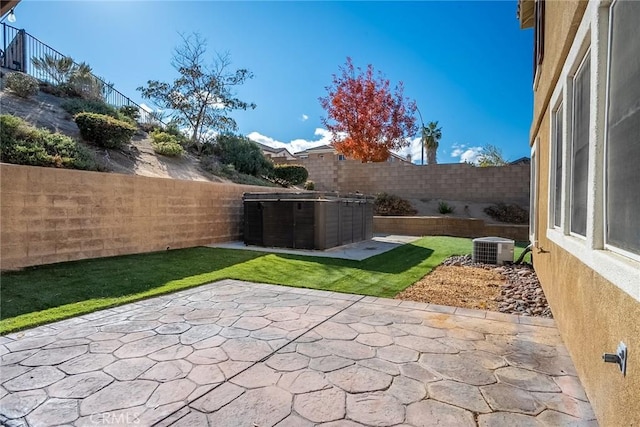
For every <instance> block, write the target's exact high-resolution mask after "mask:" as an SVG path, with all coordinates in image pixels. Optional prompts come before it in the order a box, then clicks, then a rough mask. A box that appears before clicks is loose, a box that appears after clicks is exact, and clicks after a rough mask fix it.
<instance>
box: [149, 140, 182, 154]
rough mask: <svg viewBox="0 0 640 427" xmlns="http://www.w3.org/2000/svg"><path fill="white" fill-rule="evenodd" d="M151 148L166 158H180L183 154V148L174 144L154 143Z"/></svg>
mask: <svg viewBox="0 0 640 427" xmlns="http://www.w3.org/2000/svg"><path fill="white" fill-rule="evenodd" d="M151 146H152V147H153V151H155V152H156V153H158V154H162V155H163V156H167V157H180V156H182V154H184V148H182V146H181V145H180V144H178V143H176V142H158V143H156V142H154V143H152V144H151Z"/></svg>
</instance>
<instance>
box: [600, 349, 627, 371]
mask: <svg viewBox="0 0 640 427" xmlns="http://www.w3.org/2000/svg"><path fill="white" fill-rule="evenodd" d="M602 360H604V362H605V363H617V364H618V366H619V367H620V371H621V372H622V376H623V377H624V376H626V375H627V346H626V345H625V344H624V343H623V342H622V341H620V344H618V349H617V350H616V353H615V354H614V353H605V354H603V355H602Z"/></svg>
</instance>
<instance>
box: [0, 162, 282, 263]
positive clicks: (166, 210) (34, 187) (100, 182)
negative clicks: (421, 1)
mask: <svg viewBox="0 0 640 427" xmlns="http://www.w3.org/2000/svg"><path fill="white" fill-rule="evenodd" d="M273 190H275V191H283V189H282V188H276V189H273ZM273 190H272V189H269V188H268V187H254V186H245V185H235V184H219V183H209V182H196V181H180V180H173V179H163V178H147V177H141V176H133V175H119V174H107V173H97V172H85V171H74V170H64V169H53V168H40V167H32V166H18V165H9V164H0V268H1V269H15V268H20V267H25V266H31V265H40V264H49V263H54V262H61V261H70V260H78V259H83V258H97V257H105V256H112V255H123V254H132V253H140V252H150V251H158V250H165V249H167V248H171V249H174V248H186V247H193V246H199V245H205V244H209V243H213V242H222V241H230V240H237V239H239V238H240V237H241V235H242V222H243V216H242V212H243V210H242V209H243V208H242V193H244V192H250V191H261V192H264V191H273Z"/></svg>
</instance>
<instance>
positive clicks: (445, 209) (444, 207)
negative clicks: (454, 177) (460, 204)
mask: <svg viewBox="0 0 640 427" xmlns="http://www.w3.org/2000/svg"><path fill="white" fill-rule="evenodd" d="M455 210H456V208H455V206H451V205H449V204H448V203H447V202H442V201H441V202H440V203H438V212H440V213H441V214H443V215H446V214H450V213H453V212H454V211H455Z"/></svg>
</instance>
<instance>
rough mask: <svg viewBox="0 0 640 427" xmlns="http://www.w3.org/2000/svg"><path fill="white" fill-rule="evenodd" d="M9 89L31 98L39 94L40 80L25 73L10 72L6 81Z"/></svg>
mask: <svg viewBox="0 0 640 427" xmlns="http://www.w3.org/2000/svg"><path fill="white" fill-rule="evenodd" d="M4 84H5V86H6V87H7V89H10V90H11V91H12V92H13V93H15V94H16V95H18V96H19V97H21V98H29V97H32V96H35V95H37V94H38V88H39V86H40V85H39V84H38V80H36V79H35V78H33V77H31V76H30V75H28V74H25V73H9V74H8V75H7V77H6V78H5V82H4Z"/></svg>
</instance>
